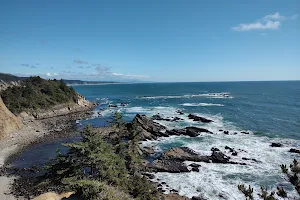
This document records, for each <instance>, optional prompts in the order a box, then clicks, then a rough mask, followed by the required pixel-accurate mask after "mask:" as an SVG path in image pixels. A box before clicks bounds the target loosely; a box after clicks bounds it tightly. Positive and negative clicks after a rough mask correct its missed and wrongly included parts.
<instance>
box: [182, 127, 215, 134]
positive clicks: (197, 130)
mask: <svg viewBox="0 0 300 200" xmlns="http://www.w3.org/2000/svg"><path fill="white" fill-rule="evenodd" d="M186 132H187V134H188V135H197V134H198V135H199V134H200V133H211V134H213V133H212V132H210V131H209V130H207V129H205V128H199V127H194V126H191V127H186Z"/></svg>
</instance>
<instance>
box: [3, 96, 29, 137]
mask: <svg viewBox="0 0 300 200" xmlns="http://www.w3.org/2000/svg"><path fill="white" fill-rule="evenodd" d="M22 125H23V124H22V122H21V121H20V120H19V119H18V118H17V117H16V116H15V115H14V114H13V113H11V112H10V111H9V110H8V109H7V107H6V106H5V104H4V103H3V101H2V99H1V97H0V139H2V138H5V137H7V135H8V134H9V133H11V132H13V131H16V130H19V129H21V128H22Z"/></svg>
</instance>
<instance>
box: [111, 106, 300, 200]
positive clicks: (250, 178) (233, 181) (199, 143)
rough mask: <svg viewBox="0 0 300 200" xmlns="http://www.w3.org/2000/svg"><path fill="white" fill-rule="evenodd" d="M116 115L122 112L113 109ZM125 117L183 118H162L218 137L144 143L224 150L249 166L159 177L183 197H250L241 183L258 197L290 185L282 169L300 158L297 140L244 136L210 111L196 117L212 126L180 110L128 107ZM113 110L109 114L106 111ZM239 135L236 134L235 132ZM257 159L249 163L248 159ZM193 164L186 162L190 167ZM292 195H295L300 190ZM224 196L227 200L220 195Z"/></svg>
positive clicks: (204, 135) (235, 199) (203, 165)
mask: <svg viewBox="0 0 300 200" xmlns="http://www.w3.org/2000/svg"><path fill="white" fill-rule="evenodd" d="M108 110H110V112H113V111H115V110H117V109H115V108H112V109H108ZM118 110H119V111H120V112H122V113H123V114H124V115H127V116H134V115H135V114H136V113H141V114H145V115H147V116H149V117H151V116H153V115H154V114H158V113H159V114H160V116H162V117H163V118H171V117H179V118H181V119H183V120H182V121H178V122H170V121H164V120H160V121H157V122H158V123H160V124H162V125H164V126H166V127H167V128H168V129H173V128H184V127H186V126H197V127H203V128H206V129H208V130H210V131H212V132H213V133H214V134H208V133H202V134H201V135H200V136H198V137H195V138H191V137H188V136H171V137H167V138H164V137H162V138H159V139H158V140H156V141H144V142H143V144H142V145H145V146H155V147H156V151H162V149H166V147H168V146H174V145H179V146H186V147H189V148H191V149H193V150H195V151H196V152H198V153H199V154H201V155H210V154H211V148H212V147H216V148H219V149H220V150H221V151H222V152H224V153H225V154H226V155H227V156H230V157H231V160H232V161H235V162H239V163H246V164H247V165H246V166H244V165H233V164H215V163H199V164H200V165H201V167H200V171H199V172H190V173H179V174H174V173H155V175H156V178H158V179H160V181H164V182H166V183H167V184H168V185H169V186H170V187H171V188H172V189H175V190H178V191H179V193H180V194H181V195H186V196H188V197H192V196H198V195H201V196H203V197H205V198H206V199H210V200H213V199H228V200H240V199H244V197H243V195H242V194H241V193H240V192H239V191H238V189H237V185H238V184H246V185H249V184H251V185H252V186H254V189H255V191H256V192H255V195H256V193H257V192H259V191H260V186H262V185H267V186H269V187H270V186H272V187H276V186H277V185H278V184H279V183H283V184H284V185H287V182H286V181H285V179H284V176H283V174H282V173H281V171H280V167H279V165H280V164H283V163H285V164H288V163H291V162H292V160H293V158H297V159H300V156H299V155H297V154H292V153H290V152H288V151H289V148H291V147H295V148H300V143H299V141H297V140H292V139H271V138H268V137H259V136H255V135H254V134H253V133H252V132H251V131H247V132H250V134H243V133H240V132H241V131H242V129H240V128H238V127H236V126H234V125H233V124H232V123H230V122H226V121H224V119H223V117H222V115H221V114H217V115H208V114H204V113H194V114H196V115H199V116H202V117H205V118H207V119H211V120H213V122H211V123H201V122H195V121H193V120H191V119H189V118H188V114H187V113H186V114H184V115H179V114H178V113H176V111H177V110H178V108H176V107H162V106H161V107H124V108H120V109H118ZM105 112H109V111H105ZM220 129H222V130H228V131H229V135H225V134H224V133H223V131H220ZM235 132H236V133H237V134H236V135H235V134H234V133H235ZM272 142H280V143H281V144H283V145H284V146H283V147H280V148H273V147H270V144H271V143H272ZM225 146H229V147H231V148H234V149H235V150H236V151H237V152H238V156H232V155H231V152H229V150H226V149H225ZM243 157H245V158H249V159H256V160H257V161H259V162H255V161H253V160H243V159H242V158H243ZM190 163H191V162H186V164H190ZM289 194H295V192H294V191H292V192H289ZM220 195H221V196H223V197H224V198H221V197H220Z"/></svg>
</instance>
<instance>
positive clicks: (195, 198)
mask: <svg viewBox="0 0 300 200" xmlns="http://www.w3.org/2000/svg"><path fill="white" fill-rule="evenodd" d="M192 200H206V199H204V198H203V197H196V196H194V197H192Z"/></svg>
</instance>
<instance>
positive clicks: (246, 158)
mask: <svg viewBox="0 0 300 200" xmlns="http://www.w3.org/2000/svg"><path fill="white" fill-rule="evenodd" d="M242 159H243V160H252V161H254V162H257V163H258V162H259V161H258V160H256V159H254V158H245V157H242Z"/></svg>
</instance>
